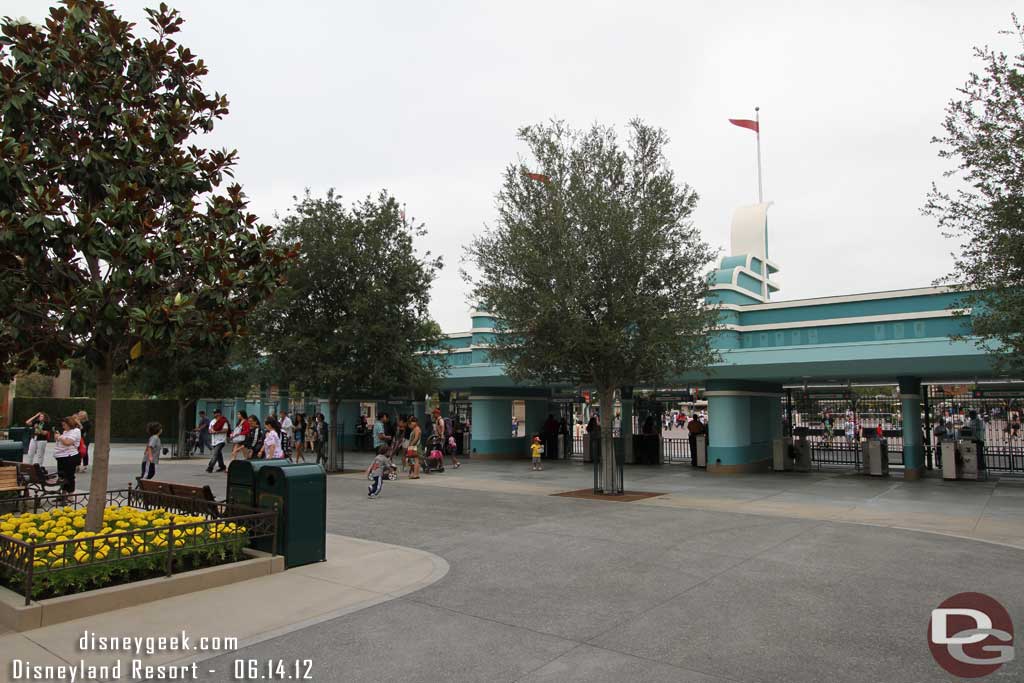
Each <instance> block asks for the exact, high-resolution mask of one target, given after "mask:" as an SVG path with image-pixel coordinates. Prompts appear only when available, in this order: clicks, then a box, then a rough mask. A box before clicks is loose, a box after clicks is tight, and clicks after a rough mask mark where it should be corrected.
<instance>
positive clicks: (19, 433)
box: [7, 427, 32, 453]
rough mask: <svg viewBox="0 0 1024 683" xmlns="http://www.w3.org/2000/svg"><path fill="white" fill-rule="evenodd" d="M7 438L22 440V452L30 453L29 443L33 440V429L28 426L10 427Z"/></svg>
mask: <svg viewBox="0 0 1024 683" xmlns="http://www.w3.org/2000/svg"><path fill="white" fill-rule="evenodd" d="M7 438H8V439H10V440H11V441H19V442H21V452H22V453H28V443H29V441H31V440H32V430H31V429H29V428H28V427H9V428H8V429H7Z"/></svg>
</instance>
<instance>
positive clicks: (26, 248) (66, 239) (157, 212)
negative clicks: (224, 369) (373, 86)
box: [0, 0, 287, 371]
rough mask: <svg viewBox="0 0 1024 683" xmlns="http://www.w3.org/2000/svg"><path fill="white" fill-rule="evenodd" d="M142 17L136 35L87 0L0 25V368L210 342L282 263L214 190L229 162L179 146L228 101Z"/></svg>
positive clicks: (237, 202)
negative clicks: (145, 31) (146, 29)
mask: <svg viewBox="0 0 1024 683" xmlns="http://www.w3.org/2000/svg"><path fill="white" fill-rule="evenodd" d="M147 14H148V15H149V20H148V23H149V24H150V27H151V28H152V31H153V34H154V35H153V37H152V38H148V39H143V38H140V37H136V36H134V35H133V32H132V26H131V24H129V23H127V22H125V21H123V20H121V19H120V18H119V17H118V16H117V15H116V14H115V13H114V12H113V11H112V10H111V9H110V8H109V7H108V6H107V5H106V4H105V3H103V2H100V1H98V0H80V1H75V2H70V1H68V2H65V3H64V5H62V6H59V7H55V8H53V9H51V11H50V15H49V17H48V18H47V20H46V24H45V26H42V27H36V26H33V25H30V24H17V23H14V22H13V21H11V20H10V19H5V20H4V21H3V23H2V26H0V113H2V117H0V121H2V127H0V188H2V189H0V253H2V254H3V256H2V257H0V273H2V274H3V277H2V278H0V282H2V283H3V284H2V285H0V339H2V340H3V343H0V348H3V349H4V351H5V354H6V355H5V357H4V358H0V367H2V368H3V369H4V370H8V371H9V370H10V369H12V368H14V367H21V368H26V367H30V366H34V365H44V366H49V367H55V366H56V364H57V363H59V362H61V361H64V360H65V359H68V358H72V357H77V358H84V359H86V360H87V361H88V362H89V364H90V365H91V366H93V367H101V366H103V365H104V364H107V363H110V364H111V366H112V367H116V366H119V365H121V364H123V363H124V362H125V361H127V359H128V353H129V350H130V349H131V348H132V346H133V345H134V344H135V343H136V342H138V341H140V340H141V341H142V343H143V348H144V350H146V351H161V352H162V351H165V350H167V349H174V348H179V349H180V348H188V347H189V346H191V345H194V344H195V343H197V342H199V343H207V344H212V343H216V342H219V341H220V340H222V339H223V338H225V337H227V336H229V335H231V334H233V333H234V332H235V331H236V327H237V325H238V323H239V321H240V320H241V318H242V316H243V315H244V313H245V311H246V310H248V309H249V308H250V307H251V306H252V305H253V303H254V302H255V301H258V300H259V299H261V298H262V297H263V296H264V295H265V294H266V293H267V292H268V291H269V290H270V289H271V288H272V287H273V285H274V283H275V282H276V281H277V278H278V276H279V273H280V270H281V267H282V265H283V263H284V262H285V260H286V252H287V249H285V248H283V247H275V246H273V245H272V244H271V241H272V238H273V231H272V230H271V229H270V228H269V227H266V226H260V225H258V224H257V222H256V217H255V216H253V215H252V214H248V213H246V210H245V209H246V203H245V199H244V196H243V194H242V190H241V188H240V187H239V186H238V185H237V184H233V185H230V186H229V187H227V188H225V189H224V191H223V192H218V190H219V189H220V188H221V186H222V184H223V181H224V179H225V177H227V176H230V175H231V170H232V167H233V166H234V164H235V160H236V153H235V152H233V151H232V152H228V151H215V150H206V149H202V148H200V147H197V146H195V145H194V144H192V142H193V140H194V138H195V136H197V135H199V134H202V133H205V132H209V131H210V130H212V129H213V124H214V122H215V121H216V120H217V119H220V118H222V117H223V116H224V115H225V114H227V98H226V97H225V96H224V95H221V94H219V93H214V94H213V95H212V96H211V95H207V94H206V93H205V92H204V91H203V89H202V87H201V86H202V84H201V79H202V77H203V76H205V75H206V73H207V68H206V65H205V64H204V63H203V61H202V60H201V59H197V58H196V56H195V55H194V54H193V53H192V52H191V51H190V50H188V49H187V48H185V47H184V46H181V45H178V44H177V43H176V42H175V41H174V40H172V38H171V36H172V35H173V34H174V33H177V32H178V31H179V30H180V27H181V24H182V23H183V20H182V19H181V17H180V16H179V15H178V13H177V12H175V11H173V10H169V9H168V8H167V7H166V6H165V5H161V7H160V9H159V10H147Z"/></svg>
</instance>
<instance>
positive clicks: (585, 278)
mask: <svg viewBox="0 0 1024 683" xmlns="http://www.w3.org/2000/svg"><path fill="white" fill-rule="evenodd" d="M628 131H629V133H628V137H627V139H626V141H625V142H624V143H623V142H622V141H620V140H619V137H618V135H617V134H616V132H615V130H614V129H613V128H611V127H608V126H601V125H594V126H593V127H591V128H590V129H588V130H586V131H577V130H573V129H572V128H570V127H569V126H567V125H566V124H564V123H562V122H558V121H556V122H553V123H550V124H540V125H533V126H527V127H525V128H522V129H520V131H519V138H520V140H522V141H523V142H524V143H525V144H526V146H527V148H528V150H529V158H528V159H526V160H521V161H520V162H517V163H513V164H510V165H509V166H508V167H507V168H506V169H505V173H504V181H503V184H502V187H501V190H500V191H499V193H498V198H497V208H498V218H497V221H496V222H495V223H494V225H492V226H490V227H489V228H487V229H486V230H485V232H484V233H483V234H482V235H480V236H478V237H477V238H475V239H474V240H473V241H472V243H471V244H470V246H469V247H468V249H467V255H468V258H469V261H470V262H471V264H472V265H473V266H475V272H467V273H465V278H466V280H467V281H468V282H469V283H470V285H471V287H472V295H473V296H474V297H475V299H476V300H477V301H478V302H479V305H480V306H481V307H482V308H485V309H487V310H488V311H491V312H493V313H494V314H495V315H496V316H497V319H498V331H499V333H498V335H497V336H496V340H495V344H494V347H493V348H492V349H491V350H490V354H491V356H492V357H493V358H495V359H496V360H498V361H500V362H502V363H504V365H505V367H506V371H507V372H508V373H509V375H510V376H512V377H513V378H515V379H517V380H519V381H538V382H559V381H561V382H567V383H573V384H577V385H584V386H595V387H596V388H597V389H598V391H599V392H600V400H601V402H602V406H604V407H605V409H606V411H608V404H610V403H611V401H612V400H614V393H615V390H617V389H620V388H622V387H631V386H633V385H637V384H643V383H659V382H662V381H664V380H666V379H670V378H673V377H678V376H680V375H682V374H684V373H686V372H687V371H690V370H694V369H698V368H702V367H704V366H706V365H707V364H708V363H710V362H711V361H712V360H713V359H714V352H713V350H712V348H711V343H710V336H709V333H710V332H711V330H713V329H714V328H715V326H716V321H717V312H716V311H715V310H714V309H713V308H709V307H708V306H706V305H705V304H704V297H705V295H706V294H707V291H708V279H707V268H708V266H709V264H710V262H711V260H712V259H713V258H714V256H715V252H714V251H713V250H712V249H711V248H710V247H709V246H708V245H707V244H706V243H705V242H704V240H703V239H702V238H701V235H700V232H699V231H698V230H697V228H696V226H694V225H693V223H692V221H691V220H690V216H691V214H692V212H693V209H694V207H695V206H696V203H697V194H696V192H694V191H693V189H691V188H690V187H689V186H688V185H686V184H685V183H680V182H678V181H677V180H676V178H675V175H674V173H673V172H672V169H671V168H670V167H669V165H668V162H667V160H666V158H665V147H666V145H667V144H668V136H667V134H666V133H665V131H663V130H661V129H658V128H654V127H651V126H649V125H647V124H645V123H643V122H641V121H639V120H634V121H632V122H630V124H629V127H628ZM610 414H611V413H610V412H605V415H606V416H607V415H610ZM605 441H606V442H610V441H611V440H610V439H606V440H605ZM607 445H609V447H610V443H609V444H607ZM609 452H610V451H609ZM606 460H610V458H607V459H606Z"/></svg>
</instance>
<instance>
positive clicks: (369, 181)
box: [0, 0, 1015, 331]
mask: <svg viewBox="0 0 1024 683" xmlns="http://www.w3.org/2000/svg"><path fill="white" fill-rule="evenodd" d="M113 4H114V6H115V7H116V8H118V9H119V11H120V12H121V13H122V15H123V16H125V17H126V18H128V19H130V20H133V21H139V22H141V20H142V18H143V17H144V15H143V13H142V8H143V7H145V6H153V5H155V4H158V3H157V2H155V0H154V2H135V1H131V2H129V1H127V0H125V1H121V2H114V3H113ZM168 4H171V5H172V6H174V7H177V8H178V9H180V10H181V11H182V13H183V15H184V17H185V19H186V22H187V23H186V25H185V27H184V30H183V31H182V33H181V34H180V42H182V43H183V44H185V45H187V46H188V47H190V48H191V49H192V50H193V51H194V52H196V53H197V54H198V55H199V56H200V57H202V58H203V59H204V60H206V62H207V64H208V65H209V68H210V75H209V77H208V78H207V81H206V82H207V86H208V88H209V89H211V90H213V89H216V90H218V91H222V92H225V93H227V94H228V96H229V98H230V101H231V113H230V115H229V116H228V117H227V119H225V120H224V121H223V122H221V123H220V124H219V125H218V127H217V129H216V131H215V132H214V134H213V135H211V136H209V137H208V139H207V144H208V145H209V146H218V147H219V146H226V147H231V148H236V149H238V151H239V154H240V157H241V161H240V164H239V166H238V168H237V174H236V178H237V179H238V180H239V181H240V182H241V183H242V184H243V186H244V187H245V190H246V193H247V194H248V195H249V196H250V198H251V204H252V208H253V210H254V211H255V212H256V213H258V214H259V215H260V216H261V217H263V218H264V219H266V220H268V221H270V220H272V219H273V214H274V212H282V213H283V212H284V211H285V210H287V208H288V207H289V206H290V204H291V198H292V196H293V195H295V194H297V193H300V192H301V191H302V190H303V188H305V187H309V188H310V189H312V190H313V191H314V192H323V191H324V190H326V189H327V188H329V187H334V188H336V189H337V190H338V191H339V192H341V193H342V194H343V195H344V196H345V197H347V198H348V199H355V198H358V197H360V196H363V195H365V194H367V193H370V192H376V191H377V190H379V189H381V188H387V189H388V190H390V191H391V192H392V193H393V194H395V195H396V196H397V197H398V198H399V200H400V201H403V202H405V203H406V204H407V205H408V212H409V215H410V216H414V217H416V218H417V219H418V220H422V221H423V222H425V223H426V226H427V229H428V230H429V239H430V245H429V247H430V248H431V249H432V250H433V251H434V252H435V253H436V252H440V253H442V254H444V256H445V269H444V271H443V273H442V275H441V277H440V279H439V280H438V281H437V283H436V285H435V287H434V291H433V303H432V311H433V313H434V315H435V317H436V319H437V320H438V321H439V322H440V323H441V325H442V327H443V328H444V329H445V330H446V331H459V330H465V329H469V319H468V304H467V303H466V300H465V285H464V283H463V282H462V281H461V279H460V277H459V274H458V270H459V262H460V260H461V256H462V246H463V244H465V243H466V241H467V240H468V239H469V238H470V236H471V235H473V234H474V233H475V232H477V231H479V230H481V229H482V227H483V226H484V224H485V223H488V222H490V221H491V220H493V217H494V214H495V212H494V195H495V193H496V191H497V189H498V185H499V182H500V174H501V171H502V169H503V168H504V167H505V165H506V164H508V163H509V162H511V161H514V160H516V159H517V155H520V154H523V153H524V149H523V146H522V145H520V144H519V143H518V142H517V141H516V139H515V131H516V128H517V127H518V126H520V125H524V124H529V123H535V122H538V121H543V120H546V119H549V118H552V117H558V118H563V119H566V120H567V121H569V122H570V123H571V124H573V125H574V126H577V127H582V126H587V125H589V124H590V123H593V122H595V121H600V122H602V123H608V124H615V125H618V126H620V127H621V126H622V124H625V123H626V122H627V121H628V120H629V119H630V118H632V117H640V118H643V119H645V120H646V121H647V122H649V123H651V124H655V125H658V126H661V127H663V128H665V129H667V130H668V131H669V134H670V135H671V138H672V143H671V145H670V147H669V150H668V153H669V158H670V162H671V164H672V166H673V168H674V169H675V171H676V173H677V176H678V178H679V179H681V180H683V181H685V182H687V183H689V184H690V185H692V186H693V187H694V188H695V189H696V190H697V192H698V193H699V195H700V202H699V205H698V208H697V211H696V214H695V216H694V218H695V221H696V223H697V225H699V226H700V229H701V231H702V232H703V234H704V236H705V239H707V240H708V241H709V242H711V243H712V244H713V245H715V246H717V247H721V248H722V249H723V253H727V251H728V248H729V244H728V240H729V223H730V219H731V215H732V210H733V208H734V207H736V206H738V205H741V204H746V203H751V202H753V201H755V200H756V197H757V194H756V193H757V187H756V177H755V155H754V134H753V133H752V132H750V131H747V130H744V129H741V128H737V127H734V126H732V125H730V124H729V123H728V122H727V119H728V118H730V117H732V118H753V114H754V111H753V109H754V105H760V107H761V114H762V129H761V130H762V149H763V152H764V171H765V195H766V199H770V200H772V201H774V202H775V205H774V206H773V207H772V209H771V210H770V212H769V232H770V235H769V251H770V256H771V258H772V259H773V260H774V261H776V262H777V263H778V264H779V265H780V267H781V272H780V273H779V275H778V282H779V284H780V285H781V287H782V289H781V291H780V292H779V293H778V294H777V295H776V297H775V298H776V299H792V298H802V297H811V296H824V295H830V294H841V293H854V292H866V291H879V290H885V289H897V288H903V287H916V286H925V285H929V284H931V283H932V281H933V280H935V279H936V278H937V277H940V276H942V275H944V274H945V273H946V272H947V271H948V270H949V267H950V263H951V259H950V256H949V253H950V251H952V250H953V249H954V248H955V246H956V245H955V243H952V242H949V241H947V240H945V239H943V238H942V237H941V236H940V235H939V233H938V231H937V229H936V228H935V226H934V222H933V220H931V219H929V218H927V217H924V216H921V214H920V207H921V205H922V204H923V202H924V198H925V194H926V192H927V191H928V188H929V187H930V183H931V182H932V181H933V180H936V179H940V176H941V173H942V171H943V170H944V169H945V165H944V164H943V163H942V162H941V161H940V160H939V159H938V158H937V155H936V151H937V149H936V147H935V146H934V145H932V144H930V143H929V140H930V138H931V137H932V136H933V135H935V134H938V133H939V132H940V128H939V126H940V123H941V121H942V116H943V109H944V107H945V105H946V103H947V102H948V101H949V99H950V98H951V97H952V96H953V95H954V94H955V89H956V88H957V87H958V86H959V85H961V84H962V83H963V81H964V80H965V79H966V77H967V75H968V73H969V72H970V71H971V70H979V69H980V65H979V64H978V62H977V61H976V60H975V59H974V58H973V56H972V46H974V45H979V44H985V43H988V44H992V45H997V46H1001V47H1003V48H1004V49H1006V50H1007V51H1011V50H1013V49H1014V48H1015V46H1014V44H1013V43H1012V41H1011V40H1010V39H1009V38H1007V37H1005V36H1000V35H998V32H999V31H1000V30H1001V29H1006V28H1008V27H1009V26H1010V12H1011V10H1012V9H1013V6H1012V5H1011V4H1010V3H1009V2H1006V1H1001V0H995V1H986V0H974V1H973V2H969V3H968V2H963V1H962V0H961V1H960V2H936V1H931V2H907V1H903V0H900V1H899V2H892V1H890V2H878V3H876V2H858V3H843V7H834V8H832V7H827V6H828V5H833V4H836V3H823V2H820V0H819V1H815V2H778V1H776V2H765V1H764V0H761V1H760V2H745V1H742V0H732V1H731V2H727V3H724V2H706V3H704V2H701V3H698V2H641V1H639V0H630V1H619V2H597V1H592V2H563V1H561V0H545V1H543V2H534V1H532V0H516V1H515V2H502V3H497V2H486V1H483V0H481V1H479V2H456V1H449V2H426V1H424V0H416V1H409V2H358V3H357V2H354V1H344V0H343V1H340V2H338V1H324V2H314V1H312V0H305V1H304V0H291V1H290V2H287V3H285V2H280V1H275V2H254V1H252V0H247V1H244V2H243V1H241V0H237V1H228V0H216V1H215V2H213V1H209V0H207V1H205V2H200V1H198V0H178V1H177V2H169V3H168ZM46 7H47V4H45V3H44V2H41V1H39V0H3V2H2V3H0V12H2V13H3V14H6V15H10V16H19V15H26V16H27V17H29V18H30V19H31V20H32V21H40V20H41V19H42V17H43V15H44V13H45V8H46Z"/></svg>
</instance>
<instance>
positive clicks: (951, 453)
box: [939, 439, 960, 480]
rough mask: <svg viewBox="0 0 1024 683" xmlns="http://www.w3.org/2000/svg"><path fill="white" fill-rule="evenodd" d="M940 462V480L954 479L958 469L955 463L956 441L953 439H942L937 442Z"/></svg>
mask: <svg viewBox="0 0 1024 683" xmlns="http://www.w3.org/2000/svg"><path fill="white" fill-rule="evenodd" d="M939 453H940V458H941V459H940V462H941V463H942V478H943V479H950V480H953V479H956V478H957V476H958V474H959V473H958V472H957V470H959V469H960V467H959V465H958V463H957V458H956V456H957V452H956V441H954V440H953V439H942V440H941V441H939Z"/></svg>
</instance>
